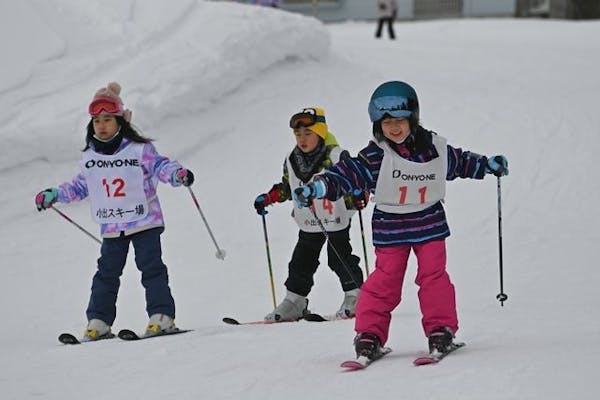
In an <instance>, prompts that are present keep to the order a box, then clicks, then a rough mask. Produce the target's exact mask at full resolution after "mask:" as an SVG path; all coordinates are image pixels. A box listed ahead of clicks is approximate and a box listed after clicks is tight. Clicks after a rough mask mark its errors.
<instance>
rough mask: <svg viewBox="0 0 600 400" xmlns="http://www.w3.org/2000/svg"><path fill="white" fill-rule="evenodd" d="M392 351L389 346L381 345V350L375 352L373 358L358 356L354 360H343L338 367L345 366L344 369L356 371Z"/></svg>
mask: <svg viewBox="0 0 600 400" xmlns="http://www.w3.org/2000/svg"><path fill="white" fill-rule="evenodd" d="M391 352H392V349H391V348H389V347H382V348H381V351H380V352H379V353H377V355H376V356H375V357H374V358H367V357H365V356H359V357H358V358H357V359H356V360H348V361H344V362H343V363H341V364H340V367H342V368H345V369H346V371H358V370H360V369H365V368H367V367H368V366H369V365H371V364H372V363H374V362H375V361H377V360H379V359H381V358H383V356H385V355H386V354H389V353H391Z"/></svg>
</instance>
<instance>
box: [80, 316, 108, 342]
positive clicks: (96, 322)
mask: <svg viewBox="0 0 600 400" xmlns="http://www.w3.org/2000/svg"><path fill="white" fill-rule="evenodd" d="M114 336H115V335H114V334H113V333H112V332H111V331H110V326H108V324H107V323H106V322H104V321H102V320H100V319H91V320H89V322H88V324H87V327H86V328H85V330H84V331H83V340H84V341H94V340H102V339H108V338H112V337H114Z"/></svg>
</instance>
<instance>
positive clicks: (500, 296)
mask: <svg viewBox="0 0 600 400" xmlns="http://www.w3.org/2000/svg"><path fill="white" fill-rule="evenodd" d="M497 187H498V254H499V258H498V261H499V266H500V293H498V295H497V296H496V299H498V301H499V302H500V305H501V306H502V307H504V302H505V301H506V300H508V296H507V295H506V293H504V272H503V261H502V194H501V193H502V191H501V187H500V177H499V176H498V185H497Z"/></svg>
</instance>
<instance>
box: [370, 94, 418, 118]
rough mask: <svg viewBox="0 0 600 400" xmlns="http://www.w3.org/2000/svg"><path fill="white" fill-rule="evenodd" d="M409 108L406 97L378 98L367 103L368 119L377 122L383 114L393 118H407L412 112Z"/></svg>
mask: <svg viewBox="0 0 600 400" xmlns="http://www.w3.org/2000/svg"><path fill="white" fill-rule="evenodd" d="M409 106H410V104H409V99H407V98H406V97H399V96H384V97H378V98H376V99H373V100H371V101H370V102H369V117H370V118H371V121H379V120H380V119H382V118H383V116H384V115H385V114H388V115H390V116H392V117H394V118H408V117H410V116H411V115H412V113H413V112H414V110H411V109H410V108H409Z"/></svg>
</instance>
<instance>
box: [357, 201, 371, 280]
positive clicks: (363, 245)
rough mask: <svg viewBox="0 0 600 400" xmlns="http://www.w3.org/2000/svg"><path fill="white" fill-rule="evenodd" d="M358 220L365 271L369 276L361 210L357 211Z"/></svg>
mask: <svg viewBox="0 0 600 400" xmlns="http://www.w3.org/2000/svg"><path fill="white" fill-rule="evenodd" d="M358 220H359V221H360V236H361V237H362V247H363V253H364V255H365V271H366V273H367V276H369V260H368V259H367V245H366V243H365V228H364V226H363V218H362V212H361V210H358Z"/></svg>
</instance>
